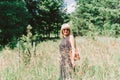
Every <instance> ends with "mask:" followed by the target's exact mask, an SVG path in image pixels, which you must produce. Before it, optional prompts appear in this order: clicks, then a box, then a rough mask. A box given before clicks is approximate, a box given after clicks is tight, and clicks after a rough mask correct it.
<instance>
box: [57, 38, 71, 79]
mask: <svg viewBox="0 0 120 80" xmlns="http://www.w3.org/2000/svg"><path fill="white" fill-rule="evenodd" d="M59 49H60V55H61V62H60V78H61V80H73V75H72V73H73V66H72V63H71V60H70V55H69V52H70V49H71V44H70V42H69V36H68V37H65V38H63V39H62V41H61V43H60V45H59Z"/></svg>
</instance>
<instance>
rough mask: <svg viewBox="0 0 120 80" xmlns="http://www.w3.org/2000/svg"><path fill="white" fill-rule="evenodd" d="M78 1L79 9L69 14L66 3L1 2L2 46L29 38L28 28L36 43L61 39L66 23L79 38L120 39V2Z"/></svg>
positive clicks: (39, 0)
mask: <svg viewBox="0 0 120 80" xmlns="http://www.w3.org/2000/svg"><path fill="white" fill-rule="evenodd" d="M75 1H76V9H75V11H74V12H72V13H70V14H69V13H66V10H64V9H65V3H64V0H0V46H4V45H11V44H16V43H17V41H18V40H19V39H21V37H22V35H23V34H24V36H26V37H27V34H28V32H27V31H28V30H27V29H28V28H27V26H31V27H30V30H29V31H30V32H29V33H32V35H33V36H34V37H35V38H34V40H40V39H41V38H44V37H48V38H49V37H51V36H53V35H54V36H56V37H58V36H59V30H60V27H61V24H63V23H65V22H70V23H71V25H72V31H73V33H74V34H76V35H81V36H86V35H87V36H99V35H104V36H115V37H119V34H120V1H119V0H75ZM29 38H31V37H29Z"/></svg>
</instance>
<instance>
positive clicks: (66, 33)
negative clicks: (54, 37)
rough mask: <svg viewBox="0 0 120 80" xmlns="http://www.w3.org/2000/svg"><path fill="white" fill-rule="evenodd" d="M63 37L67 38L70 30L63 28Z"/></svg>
mask: <svg viewBox="0 0 120 80" xmlns="http://www.w3.org/2000/svg"><path fill="white" fill-rule="evenodd" d="M62 32H63V35H64V36H68V35H69V34H70V29H68V28H65V29H63V31H62Z"/></svg>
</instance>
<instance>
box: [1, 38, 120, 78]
mask: <svg viewBox="0 0 120 80" xmlns="http://www.w3.org/2000/svg"><path fill="white" fill-rule="evenodd" d="M59 43H60V40H56V41H53V40H51V41H46V42H41V43H40V44H38V45H37V51H36V56H35V57H32V58H31V61H30V64H28V65H26V66H25V65H24V64H23V62H22V61H21V63H19V60H18V59H19V58H18V49H17V48H15V49H14V50H10V49H9V48H5V49H4V50H3V51H1V52H0V80H59V75H60V72H59V56H60V54H59ZM76 43H77V47H78V49H79V50H80V54H81V59H80V60H79V61H76V71H75V76H74V78H75V80H120V38H112V37H96V39H95V40H92V39H91V38H86V37H77V38H76Z"/></svg>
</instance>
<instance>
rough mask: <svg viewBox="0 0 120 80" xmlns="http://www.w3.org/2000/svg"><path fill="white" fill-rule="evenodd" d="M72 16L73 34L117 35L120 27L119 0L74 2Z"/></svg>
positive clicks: (77, 0) (81, 0) (78, 0)
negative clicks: (74, 7)
mask: <svg viewBox="0 0 120 80" xmlns="http://www.w3.org/2000/svg"><path fill="white" fill-rule="evenodd" d="M76 2H77V8H76V11H75V13H73V14H72V16H71V19H72V23H73V25H74V26H75V27H74V32H77V33H78V34H80V35H88V34H91V35H95V34H97V35H109V36H112V35H118V34H119V33H120V32H118V30H120V29H119V27H120V22H119V18H120V14H119V11H120V8H119V7H120V6H119V5H120V3H119V0H76Z"/></svg>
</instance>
